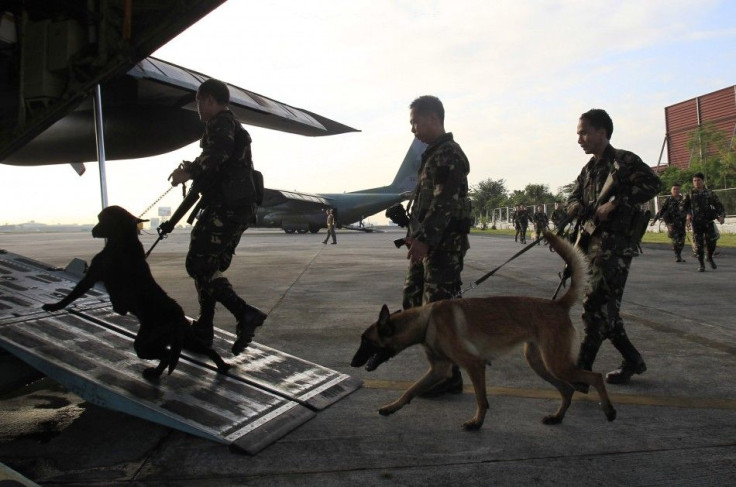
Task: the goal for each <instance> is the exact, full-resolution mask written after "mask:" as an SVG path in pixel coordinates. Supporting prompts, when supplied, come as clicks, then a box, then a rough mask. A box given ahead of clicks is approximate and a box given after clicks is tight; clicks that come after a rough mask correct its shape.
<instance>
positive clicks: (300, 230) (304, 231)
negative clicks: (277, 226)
mask: <svg viewBox="0 0 736 487" xmlns="http://www.w3.org/2000/svg"><path fill="white" fill-rule="evenodd" d="M307 231H308V230H307V229H306V228H300V229H299V230H297V231H296V232H297V233H307Z"/></svg>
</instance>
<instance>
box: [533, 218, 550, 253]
mask: <svg viewBox="0 0 736 487" xmlns="http://www.w3.org/2000/svg"><path fill="white" fill-rule="evenodd" d="M532 220H533V221H534V233H535V234H536V236H537V238H539V237H541V236H542V230H543V229H545V228H547V227H548V226H549V218H548V217H547V214H546V213H545V212H543V211H536V212H534V216H533V217H532ZM537 245H539V242H537Z"/></svg>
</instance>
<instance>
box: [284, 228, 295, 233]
mask: <svg viewBox="0 0 736 487" xmlns="http://www.w3.org/2000/svg"><path fill="white" fill-rule="evenodd" d="M284 231H285V232H286V233H294V231H295V230H294V229H293V228H284Z"/></svg>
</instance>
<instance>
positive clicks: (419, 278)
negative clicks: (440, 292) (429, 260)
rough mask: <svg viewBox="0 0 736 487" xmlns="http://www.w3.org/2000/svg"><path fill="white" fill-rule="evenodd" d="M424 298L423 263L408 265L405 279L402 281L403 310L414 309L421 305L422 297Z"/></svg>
mask: <svg viewBox="0 0 736 487" xmlns="http://www.w3.org/2000/svg"><path fill="white" fill-rule="evenodd" d="M423 296H424V263H422V262H419V263H418V264H409V269H408V270H407V271H406V279H405V281H404V290H403V293H402V303H401V306H402V308H403V309H409V308H414V307H415V306H421V305H422V297H423Z"/></svg>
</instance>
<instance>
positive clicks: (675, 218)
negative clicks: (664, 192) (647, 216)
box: [652, 195, 686, 262]
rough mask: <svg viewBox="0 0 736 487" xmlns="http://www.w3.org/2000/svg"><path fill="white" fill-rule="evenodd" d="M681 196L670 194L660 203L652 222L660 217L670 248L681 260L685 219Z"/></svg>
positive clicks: (678, 259)
mask: <svg viewBox="0 0 736 487" xmlns="http://www.w3.org/2000/svg"><path fill="white" fill-rule="evenodd" d="M682 204H683V197H682V195H678V197H677V198H675V197H674V196H672V195H670V196H668V197H667V198H666V199H665V200H664V203H662V207H661V208H660V209H659V211H658V212H657V214H656V215H654V220H652V223H654V222H656V221H657V220H659V219H660V218H661V219H662V221H664V223H665V225H667V236H668V237H669V238H670V239H672V249H673V250H674V251H675V257H677V261H678V262H680V261H682V248H683V247H684V246H685V220H686V213H685V211H684V210H683V208H682Z"/></svg>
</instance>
